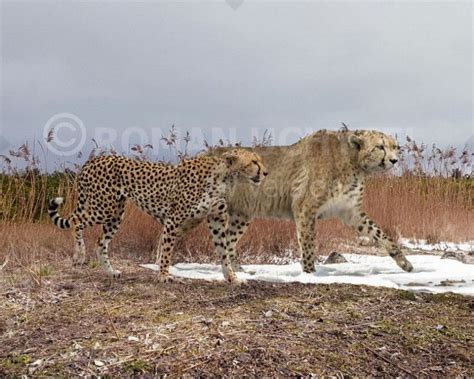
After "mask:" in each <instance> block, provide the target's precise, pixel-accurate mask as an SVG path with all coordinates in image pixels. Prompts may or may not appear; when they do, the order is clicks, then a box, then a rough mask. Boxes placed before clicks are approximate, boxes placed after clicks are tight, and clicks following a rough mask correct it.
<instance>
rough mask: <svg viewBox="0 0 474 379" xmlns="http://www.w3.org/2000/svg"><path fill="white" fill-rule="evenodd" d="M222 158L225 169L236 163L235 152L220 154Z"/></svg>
mask: <svg viewBox="0 0 474 379" xmlns="http://www.w3.org/2000/svg"><path fill="white" fill-rule="evenodd" d="M222 158H224V160H225V162H226V164H227V167H231V166H232V165H234V164H235V162H237V153H236V151H235V150H231V151H227V152H225V153H224V154H222Z"/></svg>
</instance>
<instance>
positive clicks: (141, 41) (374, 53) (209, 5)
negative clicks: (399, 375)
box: [0, 0, 474, 149]
mask: <svg viewBox="0 0 474 379" xmlns="http://www.w3.org/2000/svg"><path fill="white" fill-rule="evenodd" d="M239 3H240V1H239V0H228V1H227V2H226V1H224V0H222V1H214V2H201V1H192V2H190V1H187V2H158V1H153V2H140V3H135V2H110V1H108V2H105V1H104V2H98V1H97V2H96V1H93V2H80V3H79V2H75V3H68V2H65V1H63V2H50V1H48V2H39V1H35V2H21V3H20V2H2V7H1V14H2V15H1V37H2V41H1V46H2V50H1V55H2V65H1V71H2V78H1V79H2V81H1V97H2V100H1V103H2V104H1V106H2V109H1V110H2V112H1V126H0V128H1V132H2V133H3V139H4V141H3V142H0V149H1V148H2V146H6V142H5V141H7V142H8V143H10V144H17V143H19V142H21V141H23V140H26V139H31V138H33V136H36V137H37V138H43V137H42V135H43V129H44V127H45V124H46V123H47V122H48V120H49V119H50V118H51V117H53V116H54V115H56V114H60V113H71V114H73V115H75V116H77V117H78V118H79V119H80V120H81V122H82V123H83V124H84V125H85V128H86V130H87V136H86V139H87V141H90V139H91V138H94V137H95V138H102V139H103V140H104V141H108V140H110V141H112V142H113V143H114V144H115V145H120V143H121V141H122V140H121V139H123V138H124V137H123V134H124V133H126V138H125V139H127V141H128V143H131V142H130V141H132V142H133V141H134V138H135V137H137V138H138V137H140V138H146V139H148V142H154V141H155V142H156V139H157V138H158V139H159V137H161V134H160V133H161V132H162V131H165V130H166V129H168V128H169V127H170V126H171V124H175V125H176V126H177V127H178V128H179V129H180V130H192V131H193V136H194V137H196V138H198V137H199V134H201V136H204V138H207V139H209V140H211V142H213V141H212V140H213V139H214V140H215V139H216V138H217V137H221V136H220V135H219V133H221V134H223V137H228V138H231V139H233V138H238V139H241V140H243V141H245V142H248V141H250V140H251V134H255V133H260V134H261V133H262V132H263V130H264V129H270V130H272V132H273V133H274V137H275V142H276V143H291V142H294V141H295V140H297V139H298V138H299V137H301V136H303V135H304V134H305V133H307V132H308V131H311V130H317V129H320V128H339V126H340V122H341V121H344V122H346V123H348V124H349V125H350V126H351V127H353V128H376V129H381V130H385V131H388V132H390V133H397V134H399V135H403V134H405V133H408V134H410V135H411V136H413V137H415V138H416V139H418V140H420V141H423V142H426V143H438V144H441V145H447V144H453V145H457V146H462V145H463V144H465V143H466V142H467V141H469V140H470V141H471V144H472V141H473V135H474V127H473V116H472V114H473V112H472V111H473V92H472V88H473V78H472V57H473V49H472V44H473V40H472V26H473V24H472V11H473V9H472V4H471V2H470V1H468V2H441V3H431V2H416V3H414V2H398V3H392V2H388V1H384V2H366V3H362V2H352V3H341V2H332V3H328V2H293V1H291V2H290V1H284V2H261V1H260V2H254V1H249V0H245V1H243V2H242V3H241V4H240V6H239ZM234 8H236V9H234ZM53 121H54V120H53ZM110 128H113V130H114V131H116V132H117V135H115V136H114V135H112V136H111V135H110ZM58 133H59V132H58ZM61 133H63V135H62V136H61V138H63V140H65V141H69V139H70V138H73V136H72V135H71V136H68V135H67V134H68V133H72V134H73V133H74V131H72V130H69V129H67V128H63V130H62V131H61ZM107 133H108V134H109V135H107ZM234 134H236V135H234ZM131 135H133V136H132V137H130V136H131ZM122 142H123V141H122ZM142 142H145V141H142ZM119 148H120V146H119Z"/></svg>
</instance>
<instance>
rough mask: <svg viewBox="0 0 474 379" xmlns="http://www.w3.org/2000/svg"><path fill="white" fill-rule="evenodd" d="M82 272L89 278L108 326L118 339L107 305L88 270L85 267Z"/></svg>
mask: <svg viewBox="0 0 474 379" xmlns="http://www.w3.org/2000/svg"><path fill="white" fill-rule="evenodd" d="M84 271H85V272H86V274H87V277H88V278H89V281H90V282H91V284H92V285H93V286H94V289H95V290H96V292H97V294H98V295H99V299H100V302H101V303H102V305H103V307H104V310H105V313H106V314H107V318H108V319H109V321H110V324H111V325H112V329H113V330H114V333H115V336H116V337H117V339H120V335H119V332H118V330H117V328H116V327H115V323H114V320H112V316H111V315H110V312H109V308H108V307H107V304H106V303H105V301H104V299H103V298H102V294H101V293H100V291H99V289H98V288H97V286H96V285H95V283H94V281H93V280H92V277H91V275H90V273H89V268H88V267H86V269H85V270H84Z"/></svg>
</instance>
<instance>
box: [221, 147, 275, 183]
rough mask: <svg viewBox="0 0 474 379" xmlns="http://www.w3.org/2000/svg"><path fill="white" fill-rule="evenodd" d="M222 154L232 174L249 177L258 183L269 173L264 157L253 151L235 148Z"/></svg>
mask: <svg viewBox="0 0 474 379" xmlns="http://www.w3.org/2000/svg"><path fill="white" fill-rule="evenodd" d="M222 156H223V158H224V159H225V161H226V163H227V167H228V168H229V171H230V172H231V173H232V174H236V175H239V176H242V177H244V178H246V179H249V180H250V181H251V182H252V183H255V184H257V185H258V184H260V183H261V182H262V180H263V179H264V178H265V176H267V175H268V171H267V169H266V168H265V166H264V165H263V162H262V158H261V157H260V155H258V154H255V153H254V152H252V151H247V150H243V149H234V150H231V151H228V152H226V153H224V154H223V155H222Z"/></svg>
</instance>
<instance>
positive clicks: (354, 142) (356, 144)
mask: <svg viewBox="0 0 474 379" xmlns="http://www.w3.org/2000/svg"><path fill="white" fill-rule="evenodd" d="M349 143H350V145H351V146H352V147H353V148H354V149H357V150H360V149H362V146H364V140H363V139H362V138H360V137H358V136H356V135H355V134H352V135H351V136H350V137H349Z"/></svg>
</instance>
